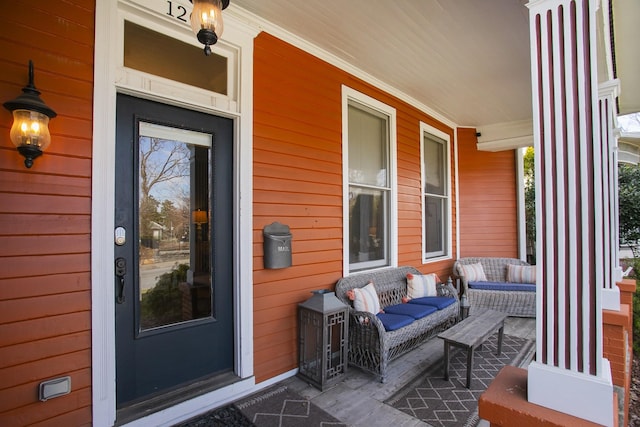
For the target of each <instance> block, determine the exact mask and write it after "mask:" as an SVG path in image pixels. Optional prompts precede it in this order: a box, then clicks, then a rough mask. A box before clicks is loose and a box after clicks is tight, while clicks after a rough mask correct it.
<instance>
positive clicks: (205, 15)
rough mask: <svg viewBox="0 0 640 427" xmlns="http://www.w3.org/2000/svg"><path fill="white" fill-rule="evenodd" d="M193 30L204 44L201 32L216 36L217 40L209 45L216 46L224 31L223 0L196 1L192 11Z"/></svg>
mask: <svg viewBox="0 0 640 427" xmlns="http://www.w3.org/2000/svg"><path fill="white" fill-rule="evenodd" d="M191 29H192V30H193V32H194V34H195V35H196V36H198V40H200V42H202V43H204V42H203V41H202V40H201V39H200V38H201V35H200V34H201V32H202V31H205V32H212V33H213V34H214V35H215V40H214V41H213V42H212V43H209V44H215V42H216V41H217V38H218V37H220V36H221V35H222V31H223V29H224V25H223V23H222V2H221V0H194V2H193V10H192V11H191Z"/></svg>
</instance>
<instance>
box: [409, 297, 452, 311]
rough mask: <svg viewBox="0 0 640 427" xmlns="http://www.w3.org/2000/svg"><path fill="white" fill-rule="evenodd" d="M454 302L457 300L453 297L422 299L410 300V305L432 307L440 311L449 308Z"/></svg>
mask: <svg viewBox="0 0 640 427" xmlns="http://www.w3.org/2000/svg"><path fill="white" fill-rule="evenodd" d="M454 302H456V299H455V298H452V297H422V298H414V299H412V300H409V304H415V305H426V306H432V307H435V308H437V309H438V310H442V309H443V308H446V307H449V306H450V305H451V304H453V303H454Z"/></svg>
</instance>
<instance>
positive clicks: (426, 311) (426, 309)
mask: <svg viewBox="0 0 640 427" xmlns="http://www.w3.org/2000/svg"><path fill="white" fill-rule="evenodd" d="M434 311H437V310H436V308H435V307H431V306H428V305H417V304H396V305H391V306H389V307H385V308H384V312H385V313H390V314H403V315H405V316H411V317H413V318H414V319H422V318H423V317H426V316H428V315H430V314H431V313H433V312H434Z"/></svg>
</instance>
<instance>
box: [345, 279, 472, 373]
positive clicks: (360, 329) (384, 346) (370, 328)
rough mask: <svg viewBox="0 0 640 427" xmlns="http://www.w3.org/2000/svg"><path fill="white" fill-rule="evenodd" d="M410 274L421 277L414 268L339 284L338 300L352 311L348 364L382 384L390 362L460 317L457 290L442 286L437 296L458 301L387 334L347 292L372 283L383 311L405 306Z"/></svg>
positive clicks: (377, 319) (378, 320)
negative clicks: (404, 300)
mask: <svg viewBox="0 0 640 427" xmlns="http://www.w3.org/2000/svg"><path fill="white" fill-rule="evenodd" d="M408 273H412V274H414V275H420V274H422V273H420V271H418V270H417V269H415V268H413V267H397V268H390V269H384V270H379V271H375V272H370V273H361V274H354V275H352V276H349V277H343V278H342V279H340V280H339V281H338V282H337V284H336V291H335V293H336V296H337V297H338V298H339V299H340V300H341V301H342V302H344V303H345V304H347V305H348V306H349V307H350V310H349V364H350V365H353V366H357V367H360V368H361V369H363V370H365V371H368V372H371V373H373V374H375V375H378V376H379V378H380V380H381V381H382V382H385V378H386V375H387V365H388V364H389V362H391V361H392V360H394V359H395V358H397V357H399V356H401V355H403V354H405V353H407V352H408V351H410V350H412V349H414V348H416V347H417V346H419V345H420V344H422V343H423V342H425V341H426V340H428V339H429V338H431V337H433V336H434V335H435V334H437V333H439V332H441V331H443V330H445V329H447V328H448V327H450V326H451V325H453V324H455V323H456V322H457V321H458V317H459V313H460V302H459V300H458V295H457V292H456V290H455V288H454V287H453V285H451V284H448V285H445V284H442V283H440V284H438V285H437V286H436V289H437V292H438V295H439V296H441V297H449V298H453V299H454V300H455V301H454V302H453V303H451V302H450V301H449V304H450V305H448V306H447V307H445V308H442V309H438V310H437V311H435V312H433V313H431V314H429V315H427V316H426V317H423V318H421V319H417V320H414V321H413V322H412V323H411V324H409V325H406V326H403V327H401V328H400V329H397V330H393V331H387V330H385V327H384V326H383V324H382V322H381V321H380V319H379V318H378V316H376V315H373V314H371V313H368V312H366V311H356V310H355V309H354V308H353V306H352V304H351V301H350V299H349V297H348V295H347V292H348V291H350V290H352V289H354V288H356V287H357V288H364V287H365V286H366V285H367V284H368V283H369V282H373V283H374V286H375V288H376V293H377V295H378V298H379V300H380V306H381V308H382V309H383V310H384V308H385V307H389V306H392V305H397V304H402V303H403V301H402V299H403V297H406V296H407V279H406V277H407V274H408ZM408 305H411V304H408Z"/></svg>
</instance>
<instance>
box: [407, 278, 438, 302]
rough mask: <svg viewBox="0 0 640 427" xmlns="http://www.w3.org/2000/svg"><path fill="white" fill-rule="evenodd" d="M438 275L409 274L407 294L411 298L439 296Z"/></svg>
mask: <svg viewBox="0 0 640 427" xmlns="http://www.w3.org/2000/svg"><path fill="white" fill-rule="evenodd" d="M436 281H437V280H436V275H435V274H433V273H431V274H425V275H420V274H411V273H409V274H407V296H408V297H409V298H411V299H414V298H422V297H435V296H438V291H437V290H436Z"/></svg>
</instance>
